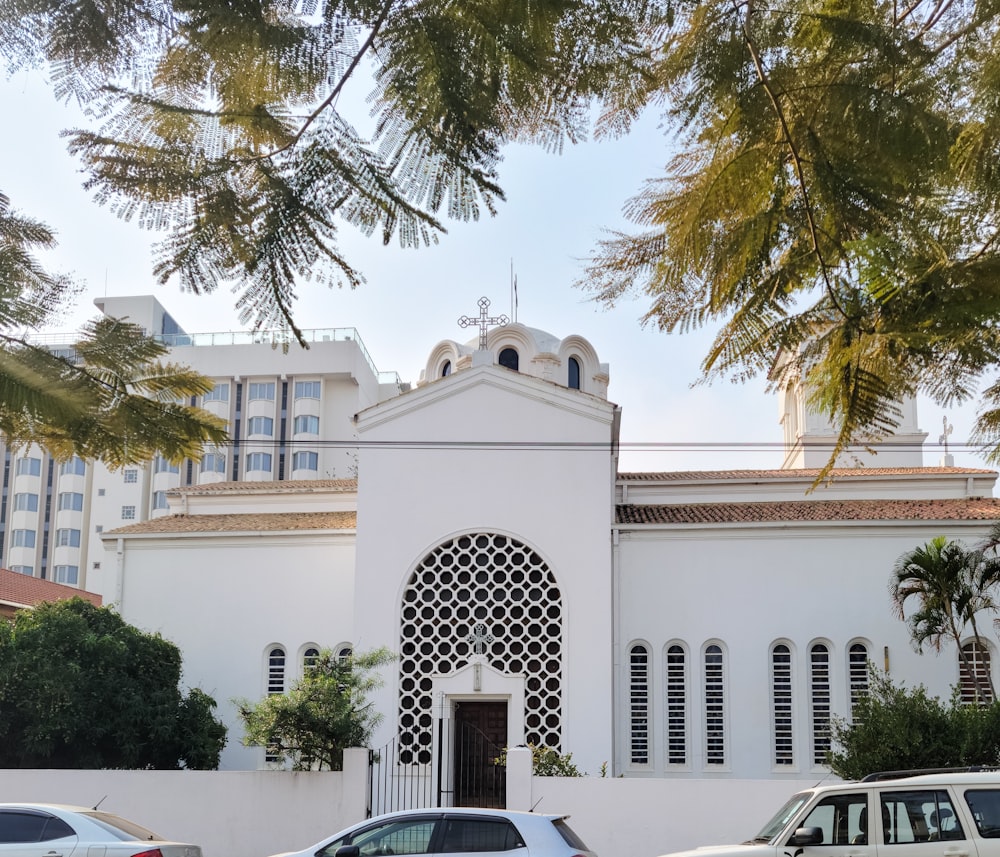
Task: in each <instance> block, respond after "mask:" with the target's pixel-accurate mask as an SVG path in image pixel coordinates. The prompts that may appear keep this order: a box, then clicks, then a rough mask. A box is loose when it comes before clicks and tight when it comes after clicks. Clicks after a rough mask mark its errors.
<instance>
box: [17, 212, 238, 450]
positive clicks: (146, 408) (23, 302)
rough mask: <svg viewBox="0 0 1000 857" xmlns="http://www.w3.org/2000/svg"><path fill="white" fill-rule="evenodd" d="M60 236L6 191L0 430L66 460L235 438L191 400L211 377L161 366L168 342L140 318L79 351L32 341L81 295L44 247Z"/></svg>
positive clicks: (101, 325)
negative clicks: (48, 265)
mask: <svg viewBox="0 0 1000 857" xmlns="http://www.w3.org/2000/svg"><path fill="white" fill-rule="evenodd" d="M53 244H54V240H53V236H52V234H51V233H50V232H49V231H48V229H46V227H44V226H43V225H42V224H39V223H38V222H36V221H33V220H30V219H27V218H25V217H23V216H21V215H19V214H18V213H17V212H15V211H13V210H12V209H11V208H10V202H9V200H8V199H7V198H6V197H5V196H3V194H0V432H2V433H3V434H4V436H5V437H6V438H7V439H8V441H9V442H10V443H12V444H13V445H14V446H24V445H27V444H29V443H32V442H34V443H38V444H41V445H42V446H44V447H45V448H46V449H48V450H49V451H50V452H51V453H52V454H53V455H55V456H56V457H57V458H60V459H66V458H69V457H70V456H71V455H73V454H76V455H79V456H80V457H82V458H91V459H94V458H100V459H102V460H103V461H104V462H105V463H106V464H108V465H109V466H111V467H116V466H120V465H123V464H128V463H134V462H139V461H148V460H149V459H150V458H152V457H153V455H154V454H156V453H157V452H160V453H162V454H163V455H164V456H165V457H166V458H169V459H171V460H172V461H179V460H180V459H182V458H184V457H186V456H197V455H200V453H201V450H202V447H203V445H204V444H206V443H220V442H222V441H224V440H225V439H226V437H227V435H226V427H225V423H224V422H223V421H221V420H219V419H217V418H215V417H213V416H212V415H211V414H209V413H207V412H206V411H202V410H200V409H198V408H193V407H191V406H189V405H186V404H183V402H184V401H185V400H188V401H189V400H190V397H191V396H195V395H198V394H200V393H204V392H206V391H207V390H208V389H210V382H209V381H207V380H206V379H205V378H202V377H201V376H200V375H198V374H196V373H195V372H193V371H191V370H190V369H187V368H185V367H182V366H177V365H175V364H172V363H162V362H161V358H162V357H163V355H164V354H166V350H167V349H166V348H165V347H164V346H163V345H162V344H161V343H158V342H154V341H153V340H152V339H150V338H149V337H147V336H146V335H145V334H144V333H143V332H142V330H141V329H140V328H139V327H138V326H137V325H133V324H127V323H125V322H121V321H116V320H113V319H109V318H104V319H100V320H98V321H95V322H92V323H91V324H89V325H88V326H87V327H86V328H85V329H84V331H83V333H82V334H81V337H80V339H79V341H78V342H77V343H76V345H75V348H74V353H73V355H72V356H66V355H59V354H54V353H52V352H51V351H49V350H48V349H47V348H45V347H42V346H41V345H37V344H33V343H32V333H33V332H35V331H37V330H38V329H39V328H41V327H43V326H45V325H47V324H49V323H51V322H52V321H53V319H54V318H55V317H56V312H57V311H58V308H59V307H60V306H62V304H63V303H64V301H65V299H66V298H67V297H69V296H70V295H71V294H72V292H73V289H74V287H73V285H72V283H71V282H70V281H69V280H67V279H66V278H63V277H59V276H56V275H53V274H50V273H48V272H46V271H45V269H44V268H43V267H42V266H41V265H40V264H39V262H38V260H37V259H36V258H35V255H34V253H35V251H37V250H39V249H46V248H48V247H51V246H52V245H53Z"/></svg>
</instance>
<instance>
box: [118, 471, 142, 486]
mask: <svg viewBox="0 0 1000 857" xmlns="http://www.w3.org/2000/svg"><path fill="white" fill-rule="evenodd" d="M122 479H123V480H124V481H125V482H126V483H127V484H129V485H131V484H133V483H136V482H138V481H139V471H138V470H133V469H129V470H126V471H124V473H123V474H122Z"/></svg>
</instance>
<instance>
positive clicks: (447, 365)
mask: <svg viewBox="0 0 1000 857" xmlns="http://www.w3.org/2000/svg"><path fill="white" fill-rule="evenodd" d="M450 374H451V361H450V360H445V361H444V364H443V365H442V366H441V377H442V378H447V377H448V376H449V375H450Z"/></svg>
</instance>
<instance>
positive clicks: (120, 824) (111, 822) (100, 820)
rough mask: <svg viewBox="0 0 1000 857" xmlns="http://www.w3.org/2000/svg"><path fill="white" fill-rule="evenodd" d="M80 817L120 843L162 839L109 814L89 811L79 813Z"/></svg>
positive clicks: (151, 832) (117, 816) (134, 824)
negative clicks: (88, 820)
mask: <svg viewBox="0 0 1000 857" xmlns="http://www.w3.org/2000/svg"><path fill="white" fill-rule="evenodd" d="M80 815H85V816H86V817H87V818H89V819H90V820H91V821H93V822H94V823H95V824H96V825H97V826H98V827H100V828H101V829H102V830H105V831H107V832H108V833H109V834H110V835H111V836H113V837H114V838H115V839H117V840H119V841H121V842H131V841H132V840H134V839H138V840H140V841H142V842H151V841H152V840H154V839H162V837H160V836H157V835H156V834H155V833H153V831H152V830H147V829H146V828H145V827H143V826H142V825H139V824H136V823H135V822H133V821H129V820H128V819H125V818H122V817H121V816H120V815H114V814H113V813H110V812H99V811H97V810H91V811H90V812H81V813H80Z"/></svg>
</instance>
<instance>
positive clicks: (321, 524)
mask: <svg viewBox="0 0 1000 857" xmlns="http://www.w3.org/2000/svg"><path fill="white" fill-rule="evenodd" d="M357 523H358V516H357V513H356V512H275V513H269V514H252V513H251V514H229V515H164V516H163V517H162V518H151V519H150V520H148V521H141V522H140V523H137V524H130V525H129V526H127V527H119V528H118V529H115V530H105V532H104V535H105V536H111V535H116V536H117V535H123V536H127V535H133V534H138V533H151V534H152V533H223V532H224V533H240V532H242V533H260V532H280V531H283V530H353V529H355V528H356V527H357Z"/></svg>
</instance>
